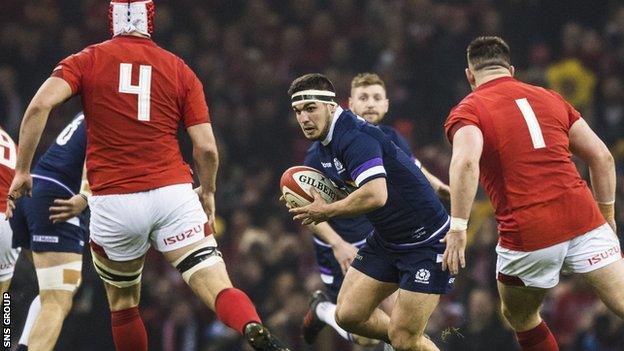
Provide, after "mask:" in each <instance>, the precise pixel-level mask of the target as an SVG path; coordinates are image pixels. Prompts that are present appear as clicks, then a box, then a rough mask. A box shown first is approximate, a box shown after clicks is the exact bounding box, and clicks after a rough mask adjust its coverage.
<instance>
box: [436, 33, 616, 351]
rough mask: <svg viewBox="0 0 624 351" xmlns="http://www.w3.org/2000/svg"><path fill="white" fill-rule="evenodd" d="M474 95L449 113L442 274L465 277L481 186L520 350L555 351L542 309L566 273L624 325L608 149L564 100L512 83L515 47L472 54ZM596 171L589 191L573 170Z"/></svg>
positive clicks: (479, 44) (482, 40) (475, 47)
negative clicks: (579, 165) (447, 222)
mask: <svg viewBox="0 0 624 351" xmlns="http://www.w3.org/2000/svg"><path fill="white" fill-rule="evenodd" d="M467 56H468V68H467V69H466V77H467V78H468V82H469V83H470V85H471V86H472V88H473V90H474V91H473V92H472V93H471V94H470V95H468V96H467V97H466V98H464V99H463V100H462V101H461V102H460V103H459V104H458V105H457V106H455V107H454V108H453V109H452V111H451V112H450V114H449V116H448V119H447V121H446V123H445V130H446V134H447V136H448V138H449V140H450V141H451V142H452V144H453V158H452V160H451V167H450V187H451V217H452V218H451V229H450V231H449V233H448V234H447V236H446V237H445V241H446V243H447V250H446V252H445V254H444V258H443V259H444V262H443V263H444V265H445V267H447V268H448V269H450V271H451V273H456V272H457V271H458V270H459V267H460V266H461V267H464V265H465V259H464V248H465V245H466V227H467V221H468V217H469V215H470V208H471V206H472V202H473V200H474V197H475V193H476V190H477V182H478V180H479V179H480V182H481V185H482V186H483V188H484V189H485V191H486V193H487V194H488V196H489V197H490V200H491V201H492V204H493V205H494V208H495V215H496V219H497V221H498V231H499V234H500V240H499V243H498V246H497V248H496V252H497V254H498V260H497V264H496V274H497V279H498V289H499V293H500V296H501V300H502V310H503V314H504V316H505V318H506V319H507V320H508V321H509V323H510V324H511V326H512V327H513V329H514V330H515V331H516V335H517V338H518V342H519V343H520V345H521V346H522V350H526V351H542V350H543V351H551V350H558V346H557V342H556V340H555V338H554V336H553V334H552V333H551V332H550V330H549V329H548V327H547V326H546V324H545V323H544V321H542V319H541V317H540V314H539V309H540V305H541V303H542V301H543V299H544V297H545V295H546V294H547V292H548V290H549V289H550V288H553V287H554V286H555V285H557V283H558V282H559V274H560V272H561V271H562V270H563V271H568V272H572V273H578V274H580V275H581V276H582V277H583V278H584V279H585V280H586V281H587V282H588V283H589V284H590V285H591V286H592V287H593V288H594V290H595V291H596V293H597V295H598V296H599V297H600V299H601V300H602V301H603V302H604V303H605V304H606V305H607V306H608V307H609V308H610V309H611V310H612V311H613V312H615V313H616V314H617V315H619V316H620V317H622V318H624V261H623V260H622V256H621V253H620V242H619V240H618V238H617V236H616V234H615V229H616V226H615V220H614V200H615V166H614V162H613V157H612V156H611V154H610V152H609V150H608V149H607V147H606V146H605V144H604V143H603V142H602V141H601V140H600V138H599V137H598V136H596V134H595V133H594V132H593V131H592V130H591V128H590V127H589V126H588V125H587V123H586V122H585V121H584V120H583V119H582V118H581V115H580V113H579V112H578V111H576V110H575V109H574V108H573V107H572V106H571V105H570V104H569V103H568V102H566V101H565V100H564V99H563V98H562V97H561V96H559V94H557V93H555V92H554V91H551V90H547V89H544V88H541V87H537V86H533V85H529V84H526V83H522V82H520V81H518V80H516V79H514V78H513V73H514V67H513V66H511V61H510V54H509V46H508V45H507V44H506V43H505V42H504V41H503V40H502V39H501V38H499V37H479V38H476V39H475V40H473V41H472V42H471V43H470V45H469V46H468V50H467ZM571 153H573V154H574V155H576V156H578V157H579V158H580V159H581V160H583V161H584V162H585V163H586V164H587V165H588V166H589V173H590V176H591V186H592V188H591V189H590V188H589V187H588V186H587V184H586V183H585V181H583V179H582V178H581V176H580V175H579V173H578V171H577V169H576V167H575V165H574V163H573V162H572V160H571Z"/></svg>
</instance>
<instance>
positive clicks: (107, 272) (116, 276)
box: [92, 254, 143, 288]
mask: <svg viewBox="0 0 624 351" xmlns="http://www.w3.org/2000/svg"><path fill="white" fill-rule="evenodd" d="M92 257H93V267H95V271H96V272H97V273H98V275H99V276H100V278H101V279H102V280H103V281H105V282H107V283H108V284H110V285H113V286H116V287H118V288H128V287H131V286H133V285H136V284H139V283H140V282H141V275H142V272H143V265H141V267H140V268H139V269H137V270H136V271H134V272H121V271H118V270H116V269H112V268H110V267H107V266H106V264H105V263H104V262H102V261H100V259H98V256H97V254H93V255H92Z"/></svg>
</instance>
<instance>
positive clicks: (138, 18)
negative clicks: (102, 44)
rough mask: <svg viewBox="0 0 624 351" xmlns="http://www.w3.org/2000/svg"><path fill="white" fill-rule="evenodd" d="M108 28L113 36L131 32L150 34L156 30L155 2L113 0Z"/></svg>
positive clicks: (149, 0) (148, 0)
mask: <svg viewBox="0 0 624 351" xmlns="http://www.w3.org/2000/svg"><path fill="white" fill-rule="evenodd" d="M108 28H109V30H110V32H111V35H112V36H117V35H120V34H128V33H130V32H139V33H141V34H145V35H147V36H150V35H151V34H152V32H154V2H153V1H152V0H111V2H110V5H109V7H108Z"/></svg>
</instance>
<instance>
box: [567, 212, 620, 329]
mask: <svg viewBox="0 0 624 351" xmlns="http://www.w3.org/2000/svg"><path fill="white" fill-rule="evenodd" d="M565 267H566V268H568V269H570V270H571V271H573V272H575V273H580V274H581V275H582V276H583V278H584V279H585V280H586V281H587V282H588V283H589V284H590V285H591V286H592V287H593V288H594V290H595V291H596V294H597V295H598V297H600V299H601V300H602V302H604V303H605V305H607V307H609V309H611V311H613V312H614V313H615V314H617V315H618V316H619V317H620V318H623V319H624V260H622V253H621V249H620V241H619V240H618V238H617V236H616V235H615V233H614V232H613V230H612V229H611V227H610V226H609V225H607V224H604V225H602V226H600V227H598V228H596V229H594V230H592V231H590V232H588V233H587V234H585V235H582V236H579V237H577V238H574V239H573V240H571V244H570V250H569V252H568V255H567V256H566V261H565Z"/></svg>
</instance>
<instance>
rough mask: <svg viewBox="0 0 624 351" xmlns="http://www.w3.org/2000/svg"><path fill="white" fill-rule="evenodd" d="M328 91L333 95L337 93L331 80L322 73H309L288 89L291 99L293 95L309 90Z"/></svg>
mask: <svg viewBox="0 0 624 351" xmlns="http://www.w3.org/2000/svg"><path fill="white" fill-rule="evenodd" d="M308 89H314V90H327V91H331V92H332V93H335V92H336V88H334V84H333V83H332V82H331V80H329V78H327V77H325V76H324V75H322V74H320V73H308V74H306V75H303V76H301V77H299V78H297V79H295V80H294V81H293V82H292V83H291V84H290V88H288V97H291V96H292V94H294V93H296V92H298V91H303V90H308Z"/></svg>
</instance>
